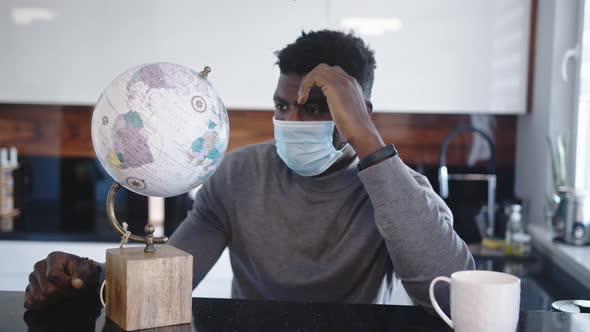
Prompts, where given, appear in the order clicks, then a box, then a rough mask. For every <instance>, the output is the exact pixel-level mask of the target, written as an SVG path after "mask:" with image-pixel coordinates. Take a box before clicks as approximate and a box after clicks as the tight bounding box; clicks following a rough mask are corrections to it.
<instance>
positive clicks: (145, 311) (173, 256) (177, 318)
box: [105, 182, 193, 331]
mask: <svg viewBox="0 0 590 332" xmlns="http://www.w3.org/2000/svg"><path fill="white" fill-rule="evenodd" d="M120 188H121V185H120V184H119V183H117V182H115V183H113V185H112V186H111V189H110V191H109V194H108V196H107V206H106V209H107V216H108V219H109V222H110V223H111V225H112V226H113V228H115V230H116V231H117V232H118V233H119V234H121V236H124V237H128V239H129V240H132V241H137V242H144V243H145V248H141V247H130V248H116V249H107V252H106V285H107V286H106V307H105V311H106V316H107V317H108V318H109V319H110V320H112V321H113V322H114V323H116V324H117V325H118V326H119V327H121V328H123V329H124V330H126V331H132V330H138V329H148V328H156V327H161V326H168V325H178V324H187V323H190V322H191V317H192V279H193V278H192V272H193V257H192V256H191V255H189V254H188V253H186V252H184V251H182V250H180V249H177V248H174V247H172V246H169V245H162V246H160V247H159V248H158V250H156V248H155V246H154V244H155V243H159V244H164V243H166V241H167V240H168V238H167V237H165V236H162V237H154V230H155V228H154V226H153V225H149V224H148V225H147V226H146V227H145V232H146V236H145V237H143V236H136V235H133V234H128V235H127V233H128V232H127V231H126V230H125V229H124V228H123V227H122V226H121V224H120V223H119V221H118V220H117V217H116V215H115V197H116V195H117V192H118V191H119V189H120ZM188 326H189V330H190V325H188Z"/></svg>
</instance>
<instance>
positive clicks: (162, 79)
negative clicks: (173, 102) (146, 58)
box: [127, 63, 176, 89]
mask: <svg viewBox="0 0 590 332" xmlns="http://www.w3.org/2000/svg"><path fill="white" fill-rule="evenodd" d="M165 66H166V64H160V63H154V64H148V65H145V66H142V67H141V68H139V70H138V71H136V72H135V73H134V74H133V75H132V76H131V79H130V80H129V81H128V82H127V89H131V87H132V86H133V85H134V84H135V83H138V82H143V83H144V84H145V85H146V86H147V87H148V89H174V88H176V84H174V82H168V81H169V80H168V75H167V73H166V72H165V71H164V68H165Z"/></svg>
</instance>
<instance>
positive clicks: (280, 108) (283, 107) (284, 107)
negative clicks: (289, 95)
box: [275, 104, 289, 112]
mask: <svg viewBox="0 0 590 332" xmlns="http://www.w3.org/2000/svg"><path fill="white" fill-rule="evenodd" d="M275 109H276V110H277V111H281V112H284V111H286V110H288V109H289V106H288V105H285V104H275Z"/></svg>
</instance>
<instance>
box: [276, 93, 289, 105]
mask: <svg viewBox="0 0 590 332" xmlns="http://www.w3.org/2000/svg"><path fill="white" fill-rule="evenodd" d="M272 100H274V101H276V102H279V103H283V104H289V102H288V101H287V99H285V98H282V97H279V96H277V95H274V96H273V97H272Z"/></svg>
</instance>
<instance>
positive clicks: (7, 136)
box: [0, 104, 517, 167]
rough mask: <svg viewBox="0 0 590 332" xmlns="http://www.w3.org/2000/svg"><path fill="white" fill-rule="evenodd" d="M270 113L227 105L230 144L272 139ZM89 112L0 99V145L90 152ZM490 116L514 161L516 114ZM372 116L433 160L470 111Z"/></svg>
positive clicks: (398, 141)
mask: <svg viewBox="0 0 590 332" xmlns="http://www.w3.org/2000/svg"><path fill="white" fill-rule="evenodd" d="M272 116H273V112H272V111H245V110H235V111H230V112H229V119H230V127H231V129H230V141H229V150H230V151H231V150H233V149H236V148H238V147H241V146H245V145H248V144H252V143H256V142H261V141H265V140H269V139H272V137H273V127H272ZM91 117H92V106H54V105H14V104H0V146H16V147H17V148H18V149H19V153H21V154H22V155H35V156H61V157H94V151H93V148H92V140H91V137H90V120H91ZM489 117H490V119H491V120H492V121H494V122H495V124H496V125H495V127H494V136H495V141H496V144H497V154H498V165H499V166H502V167H513V166H514V159H515V142H516V119H517V117H516V116H504V115H503V116H499V115H490V116H489ZM373 121H374V122H375V124H376V127H377V128H378V129H379V131H380V133H381V135H382V136H383V139H384V140H385V142H387V143H394V144H395V145H396V146H397V148H398V150H399V151H400V155H401V156H402V158H403V159H404V161H405V162H406V163H407V164H410V165H437V164H438V159H439V152H440V145H441V143H442V141H443V139H444V137H445V136H446V135H447V134H448V133H449V132H450V131H452V130H453V129H454V128H456V127H457V126H460V125H465V124H469V123H470V121H471V119H470V116H469V115H441V114H397V113H396V114H391V113H376V114H374V115H373ZM471 142H472V136H471V135H461V136H459V137H457V138H456V140H454V141H453V144H452V145H451V146H450V147H449V153H448V155H447V160H448V163H449V165H457V166H463V165H465V163H466V160H467V154H468V152H469V149H470V147H471Z"/></svg>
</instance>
